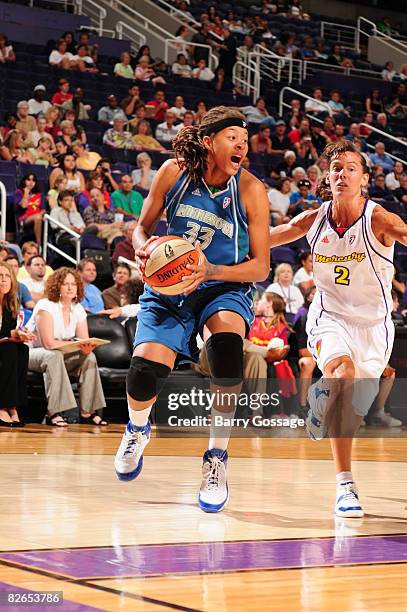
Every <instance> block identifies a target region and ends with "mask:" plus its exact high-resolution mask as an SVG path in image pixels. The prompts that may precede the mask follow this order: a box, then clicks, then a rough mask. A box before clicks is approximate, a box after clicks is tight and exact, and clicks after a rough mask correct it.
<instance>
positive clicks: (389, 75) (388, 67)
mask: <svg viewBox="0 0 407 612" xmlns="http://www.w3.org/2000/svg"><path fill="white" fill-rule="evenodd" d="M396 74H397V73H396V71H395V70H394V64H393V62H386V63H385V65H384V68H383V70H382V79H383V80H384V81H392V80H393V79H394V77H395V76H396Z"/></svg>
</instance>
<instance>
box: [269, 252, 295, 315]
mask: <svg viewBox="0 0 407 612" xmlns="http://www.w3.org/2000/svg"><path fill="white" fill-rule="evenodd" d="M266 291H267V292H269V293H270V292H271V293H277V294H278V295H279V296H281V297H282V298H283V300H284V302H285V306H286V319H287V321H288V323H292V321H293V319H294V316H295V315H296V314H297V311H298V310H299V309H300V308H301V306H302V305H303V302H304V298H303V296H302V293H301V291H300V290H299V289H298V287H296V286H295V285H294V284H293V269H292V267H291V266H290V264H289V263H281V264H279V265H278V266H277V268H276V270H275V272H274V282H273V283H272V284H271V285H269V286H268V287H267V289H266Z"/></svg>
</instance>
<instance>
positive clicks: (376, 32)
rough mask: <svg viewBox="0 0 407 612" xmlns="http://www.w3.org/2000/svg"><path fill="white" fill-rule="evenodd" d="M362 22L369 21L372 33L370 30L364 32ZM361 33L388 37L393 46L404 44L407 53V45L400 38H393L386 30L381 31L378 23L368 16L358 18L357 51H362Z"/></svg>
mask: <svg viewBox="0 0 407 612" xmlns="http://www.w3.org/2000/svg"><path fill="white" fill-rule="evenodd" d="M362 22H365V23H368V24H369V26H371V28H372V33H371V34H369V33H368V32H364V31H363V30H362V27H361V26H362ZM361 34H364V35H365V36H377V37H378V38H380V37H381V38H384V39H386V40H387V41H388V42H389V43H390V44H391V45H392V46H393V47H394V46H397V45H398V46H402V47H404V48H405V51H406V53H407V45H406V44H405V43H404V42H403V41H402V40H399V39H398V38H392V37H391V36H389V35H388V34H385V33H384V32H380V30H378V29H377V27H376V24H375V23H373V21H370V19H366V17H362V16H359V17H358V20H357V38H356V41H357V47H356V49H357V51H358V52H360V36H361Z"/></svg>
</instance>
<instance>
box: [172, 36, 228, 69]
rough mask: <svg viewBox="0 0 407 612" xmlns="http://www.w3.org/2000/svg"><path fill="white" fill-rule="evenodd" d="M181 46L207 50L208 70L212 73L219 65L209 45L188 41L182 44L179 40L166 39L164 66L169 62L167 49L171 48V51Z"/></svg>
mask: <svg viewBox="0 0 407 612" xmlns="http://www.w3.org/2000/svg"><path fill="white" fill-rule="evenodd" d="M183 44H186V45H187V46H188V47H202V49H207V50H208V68H210V69H211V70H212V72H214V71H215V70H216V68H217V67H218V64H219V60H218V58H217V57H216V55H215V54H214V53H212V47H211V46H210V45H202V44H200V43H192V42H188V41H185V43H182V42H181V41H179V40H175V38H166V40H165V50H164V61H165V63H166V64H168V60H169V48H170V47H172V48H173V49H176V48H177V46H178V45H183Z"/></svg>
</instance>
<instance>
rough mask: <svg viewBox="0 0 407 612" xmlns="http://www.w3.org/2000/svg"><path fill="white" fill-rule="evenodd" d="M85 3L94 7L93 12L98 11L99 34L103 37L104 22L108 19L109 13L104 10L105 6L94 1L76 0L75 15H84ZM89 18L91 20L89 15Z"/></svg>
mask: <svg viewBox="0 0 407 612" xmlns="http://www.w3.org/2000/svg"><path fill="white" fill-rule="evenodd" d="M84 2H85V3H86V4H90V6H91V7H92V10H96V13H97V17H96V19H97V26H96V27H97V30H98V34H99V36H103V22H104V20H105V19H106V15H107V11H106V9H105V8H103V6H100V5H99V4H98V3H97V2H94V0H74V9H75V13H76V14H77V15H83V14H84V13H83V4H84ZM89 17H90V18H91V15H89Z"/></svg>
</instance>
